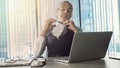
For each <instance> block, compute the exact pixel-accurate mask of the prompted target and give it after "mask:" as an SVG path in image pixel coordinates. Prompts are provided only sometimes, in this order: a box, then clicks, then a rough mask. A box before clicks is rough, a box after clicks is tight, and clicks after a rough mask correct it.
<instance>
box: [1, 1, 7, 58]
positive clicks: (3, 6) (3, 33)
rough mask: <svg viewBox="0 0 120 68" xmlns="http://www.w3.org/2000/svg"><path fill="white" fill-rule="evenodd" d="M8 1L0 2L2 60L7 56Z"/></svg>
mask: <svg viewBox="0 0 120 68" xmlns="http://www.w3.org/2000/svg"><path fill="white" fill-rule="evenodd" d="M5 2H6V0H0V60H3V59H4V58H5V57H6V56H7V34H6V3H5Z"/></svg>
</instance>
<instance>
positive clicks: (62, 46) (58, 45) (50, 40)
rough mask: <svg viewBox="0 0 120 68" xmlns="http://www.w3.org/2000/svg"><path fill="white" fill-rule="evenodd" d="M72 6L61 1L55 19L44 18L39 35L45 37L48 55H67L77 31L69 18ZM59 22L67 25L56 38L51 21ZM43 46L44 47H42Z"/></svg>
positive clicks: (67, 2)
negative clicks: (60, 35)
mask: <svg viewBox="0 0 120 68" xmlns="http://www.w3.org/2000/svg"><path fill="white" fill-rule="evenodd" d="M72 11H73V6H72V4H71V3H70V2H69V1H62V2H60V3H59V5H58V8H57V11H56V13H57V18H58V19H57V20H55V19H53V18H50V19H48V20H46V22H45V25H44V28H43V30H42V32H41V34H40V36H42V37H44V38H45V39H46V46H47V49H48V57H55V56H68V55H69V52H70V48H71V44H72V39H73V35H74V33H75V32H78V30H77V28H76V26H75V25H74V22H73V21H72V20H70V18H71V16H72ZM56 21H57V22H59V23H61V24H63V25H65V26H67V30H66V32H64V34H63V35H62V37H61V38H60V39H59V40H58V39H56V38H55V37H54V36H53V35H52V33H51V30H52V29H53V25H52V24H53V23H55V22H56ZM44 48H45V47H44Z"/></svg>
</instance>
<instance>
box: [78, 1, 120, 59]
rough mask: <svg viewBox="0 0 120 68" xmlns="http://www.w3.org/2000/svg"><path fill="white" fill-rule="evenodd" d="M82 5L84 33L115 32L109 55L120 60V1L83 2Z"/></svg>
mask: <svg viewBox="0 0 120 68" xmlns="http://www.w3.org/2000/svg"><path fill="white" fill-rule="evenodd" d="M80 4H81V21H82V22H81V26H82V29H83V31H84V32H93V31H113V35H112V39H111V43H110V46H109V50H108V54H109V56H111V57H114V58H120V43H119V41H120V23H119V19H118V18H119V17H118V15H119V14H118V0H81V3H80Z"/></svg>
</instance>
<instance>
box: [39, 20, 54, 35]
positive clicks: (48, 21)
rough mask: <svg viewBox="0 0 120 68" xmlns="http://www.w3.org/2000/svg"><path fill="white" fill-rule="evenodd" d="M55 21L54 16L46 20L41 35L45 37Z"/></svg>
mask: <svg viewBox="0 0 120 68" xmlns="http://www.w3.org/2000/svg"><path fill="white" fill-rule="evenodd" d="M53 22H55V19H53V18H50V19H48V20H46V22H45V25H44V27H43V30H42V32H41V33H40V36H43V37H45V35H46V32H47V30H48V29H49V27H50V26H51V24H52V23H53Z"/></svg>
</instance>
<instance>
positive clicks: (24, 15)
mask: <svg viewBox="0 0 120 68" xmlns="http://www.w3.org/2000/svg"><path fill="white" fill-rule="evenodd" d="M0 3H1V4H0V58H1V59H5V58H14V57H18V58H28V57H30V56H31V54H32V52H31V51H32V47H33V43H34V39H35V37H36V10H35V0H0Z"/></svg>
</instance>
